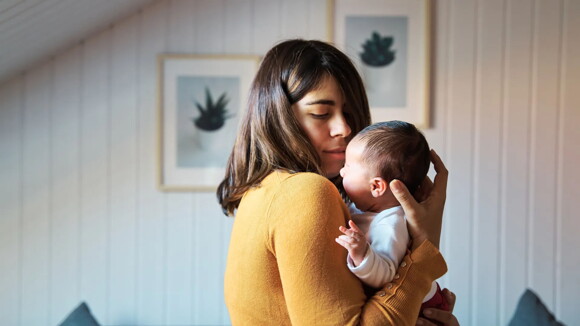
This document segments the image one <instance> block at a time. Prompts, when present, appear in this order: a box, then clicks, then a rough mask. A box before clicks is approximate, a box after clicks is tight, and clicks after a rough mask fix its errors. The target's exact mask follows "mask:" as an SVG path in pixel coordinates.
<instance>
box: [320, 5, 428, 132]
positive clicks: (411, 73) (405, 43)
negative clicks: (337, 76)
mask: <svg viewBox="0 0 580 326" xmlns="http://www.w3.org/2000/svg"><path fill="white" fill-rule="evenodd" d="M431 6H432V2H431V0H328V3H327V7H328V11H329V12H328V25H329V26H328V31H329V32H328V35H329V36H328V37H329V40H330V41H331V42H333V43H334V44H335V45H336V46H337V47H338V48H339V49H341V50H342V51H344V52H345V53H346V54H347V55H348V56H349V57H350V58H351V60H352V61H353V63H354V64H355V66H356V67H357V70H358V71H359V73H360V74H361V77H362V78H363V81H364V84H365V88H366V91H367V97H368V99H369V106H370V108H371V118H372V121H373V123H374V122H379V121H388V120H403V121H407V122H410V123H413V124H414V125H415V126H417V127H418V128H423V129H424V128H429V127H430V103H431V98H430V97H431V92H430V90H431V89H430V87H431V86H430V84H431V82H430V78H431V15H432V8H431Z"/></svg>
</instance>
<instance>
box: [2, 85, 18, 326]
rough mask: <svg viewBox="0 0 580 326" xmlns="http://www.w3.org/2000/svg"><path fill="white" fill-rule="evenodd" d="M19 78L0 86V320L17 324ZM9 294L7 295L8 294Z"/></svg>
mask: <svg viewBox="0 0 580 326" xmlns="http://www.w3.org/2000/svg"><path fill="white" fill-rule="evenodd" d="M22 87H23V85H22V78H17V79H14V80H13V81H11V82H10V83H6V84H4V85H3V87H2V88H0V153H2V155H0V266H2V273H0V307H2V309H0V324H2V325H20V314H19V312H20V304H21V302H22V299H21V293H22V292H21V288H20V284H21V277H22V273H21V266H22V265H21V257H22V247H21V244H22V241H21V237H22V227H21V226H22V225H21V216H22V206H21V204H22V201H23V198H22V196H21V195H22V159H23V158H22V145H23V144H22V139H23V135H22V132H23V130H22V128H21V126H22V124H23V121H22V116H23V111H24V109H23V103H22V95H21V94H22ZM8 294H9V295H8Z"/></svg>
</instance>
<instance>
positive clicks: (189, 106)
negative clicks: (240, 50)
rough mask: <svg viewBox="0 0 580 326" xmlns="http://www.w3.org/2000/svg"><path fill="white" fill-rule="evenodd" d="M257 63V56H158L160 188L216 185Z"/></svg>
mask: <svg viewBox="0 0 580 326" xmlns="http://www.w3.org/2000/svg"><path fill="white" fill-rule="evenodd" d="M259 62H260V57H258V56H253V55H181V54H162V55H159V56H158V58H157V65H158V121H159V126H158V134H159V137H158V139H159V140H158V142H159V149H158V153H159V155H158V157H159V159H158V166H159V169H158V171H159V175H158V187H159V189H160V190H162V191H215V190H216V189H217V186H218V184H219V183H220V182H221V180H222V179H223V178H224V175H225V166H226V163H227V159H228V157H229V155H230V152H231V150H232V148H233V145H234V141H235V137H236V134H237V130H238V127H239V123H240V119H241V117H242V115H243V114H244V112H245V108H246V105H247V102H248V101H247V99H248V92H249V90H250V86H251V83H252V80H253V78H254V75H255V74H256V71H257V69H258V65H259Z"/></svg>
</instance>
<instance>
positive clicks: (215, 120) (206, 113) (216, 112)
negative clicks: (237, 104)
mask: <svg viewBox="0 0 580 326" xmlns="http://www.w3.org/2000/svg"><path fill="white" fill-rule="evenodd" d="M229 101H230V100H229V99H228V98H226V93H223V94H222V95H220V97H219V98H218V100H217V102H214V101H213V98H212V96H211V93H210V91H209V89H208V88H207V87H206V89H205V107H203V106H202V105H201V104H199V102H195V106H197V109H198V110H199V112H200V113H201V115H200V116H199V117H197V118H192V119H191V120H192V121H193V122H194V123H195V125H196V126H197V127H198V128H199V129H201V130H205V131H214V130H218V129H220V128H221V127H223V125H224V123H225V122H226V119H229V118H231V117H232V116H233V115H228V114H227V113H228V111H227V110H226V105H227V104H228V102H229Z"/></svg>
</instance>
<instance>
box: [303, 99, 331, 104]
mask: <svg viewBox="0 0 580 326" xmlns="http://www.w3.org/2000/svg"><path fill="white" fill-rule="evenodd" d="M317 104H323V105H335V104H336V102H334V101H333V100H325V99H320V100H314V101H311V102H308V103H306V105H317Z"/></svg>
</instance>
